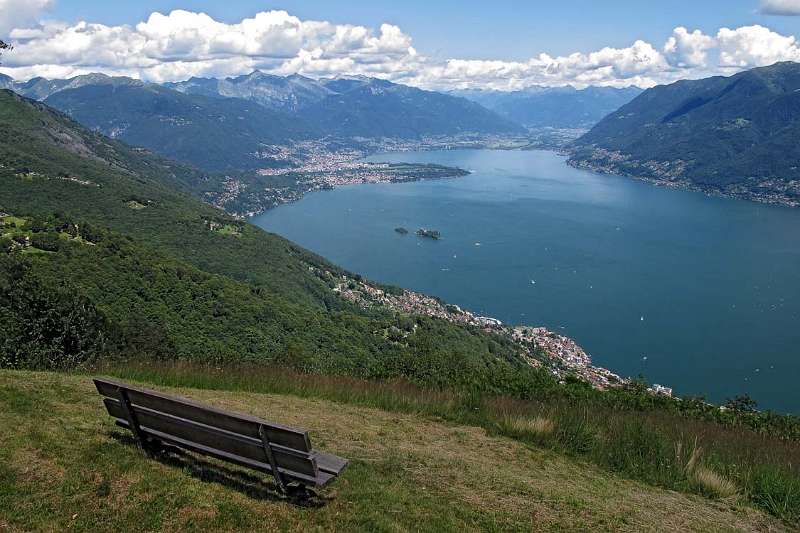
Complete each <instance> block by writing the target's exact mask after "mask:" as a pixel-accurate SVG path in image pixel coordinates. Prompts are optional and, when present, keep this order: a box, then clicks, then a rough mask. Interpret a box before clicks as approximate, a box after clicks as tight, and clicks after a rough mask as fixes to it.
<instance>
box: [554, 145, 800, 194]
mask: <svg viewBox="0 0 800 533" xmlns="http://www.w3.org/2000/svg"><path fill="white" fill-rule="evenodd" d="M559 153H560V154H561V155H565V156H567V160H566V164H567V165H569V166H571V167H572V168H576V169H580V170H588V171H591V172H595V173H597V174H604V175H614V176H619V177H622V178H627V179H632V180H636V181H640V182H643V183H647V184H650V185H653V186H656V187H663V188H667V189H676V190H682V191H690V192H696V193H702V194H704V195H706V196H711V197H716V198H730V199H734V200H745V201H748V202H755V203H759V204H765V205H776V206H781V207H787V208H798V207H800V198H796V197H793V196H789V195H787V194H781V193H779V192H775V191H772V192H764V193H762V194H759V193H756V192H754V191H752V190H751V189H747V188H746V183H736V184H732V185H730V186H729V187H728V188H726V189H720V188H719V187H712V186H704V185H701V184H698V183H695V182H693V181H691V180H690V179H688V178H686V177H685V176H683V175H682V174H681V173H676V174H665V175H664V176H662V177H659V176H644V175H641V174H636V173H634V172H629V171H626V170H623V169H621V168H619V167H618V166H617V165H615V164H614V163H613V162H609V161H608V160H600V159H594V160H593V159H589V158H586V159H584V158H581V159H574V155H575V153H574V151H571V150H563V151H560V152H559ZM612 155H613V154H612ZM618 157H622V155H618ZM639 164H641V163H639ZM767 182H769V180H763V181H762V182H761V184H764V183H767ZM754 185H755V186H761V185H759V184H754Z"/></svg>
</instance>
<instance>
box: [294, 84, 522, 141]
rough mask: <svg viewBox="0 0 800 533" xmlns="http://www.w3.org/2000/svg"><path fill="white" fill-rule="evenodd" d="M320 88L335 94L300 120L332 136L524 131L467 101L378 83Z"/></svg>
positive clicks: (412, 136)
mask: <svg viewBox="0 0 800 533" xmlns="http://www.w3.org/2000/svg"><path fill="white" fill-rule="evenodd" d="M322 84H323V86H324V87H325V88H326V89H328V90H330V91H332V92H333V93H334V94H332V95H330V96H328V97H326V98H324V99H323V100H320V101H318V102H316V103H312V104H309V105H306V106H305V107H303V108H302V109H300V110H299V111H298V115H299V116H300V117H302V118H304V119H305V120H307V121H308V122H310V123H312V124H315V125H316V126H317V127H318V128H319V129H320V130H321V131H325V132H328V133H331V134H333V135H339V136H343V137H398V138H408V139H417V138H420V137H423V136H429V135H457V134H460V133H481V134H520V133H524V131H525V130H524V129H523V128H522V127H521V126H519V125H518V124H516V123H514V122H512V121H510V120H508V119H505V118H503V117H501V116H499V115H497V114H496V113H494V112H493V111H489V110H488V109H486V108H485V107H483V106H481V105H479V104H476V103H475V102H470V101H469V100H467V99H465V98H458V97H455V96H450V95H446V94H442V93H437V92H432V91H423V90H421V89H417V88H415V87H408V86H406V85H400V84H396V83H391V82H389V81H385V80H379V79H376V78H363V77H357V78H334V79H330V80H322Z"/></svg>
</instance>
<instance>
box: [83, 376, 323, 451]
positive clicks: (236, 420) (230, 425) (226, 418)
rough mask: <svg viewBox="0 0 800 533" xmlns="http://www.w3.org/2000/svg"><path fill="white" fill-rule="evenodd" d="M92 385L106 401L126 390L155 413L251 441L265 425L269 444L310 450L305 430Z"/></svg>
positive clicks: (110, 383)
mask: <svg viewBox="0 0 800 533" xmlns="http://www.w3.org/2000/svg"><path fill="white" fill-rule="evenodd" d="M94 383H95V387H97V391H98V392H99V393H100V394H101V395H103V396H106V397H108V398H114V399H116V398H117V389H118V387H122V388H124V389H125V390H127V391H128V397H129V398H130V401H131V403H132V404H134V405H138V406H141V407H147V408H149V409H152V410H154V411H159V412H162V413H166V414H170V415H173V416H177V417H179V418H183V419H186V420H192V421H194V422H199V423H201V424H205V425H207V426H213V427H217V428H220V429H224V430H226V431H230V432H232V433H238V434H240V435H245V436H247V437H251V438H253V439H258V440H260V436H259V434H258V427H259V425H264V426H265V427H266V430H267V437H268V438H269V441H270V442H272V443H275V444H280V445H281V446H286V447H288V448H294V449H296V450H303V451H306V452H310V451H311V439H310V438H309V436H308V431H306V430H303V429H297V428H292V427H289V426H283V425H281V424H275V423H273V422H267V421H266V420H261V419H260V418H256V417H252V416H248V415H243V414H239V413H231V412H228V411H224V410H222V409H217V408H214V407H209V406H206V405H202V404H200V403H197V402H193V401H192V400H188V399H186V398H178V397H174V396H169V395H166V394H161V393H158V392H155V391H150V390H145V389H139V388H137V387H132V386H130V385H127V384H125V383H121V382H118V381H114V380H110V379H95V380H94Z"/></svg>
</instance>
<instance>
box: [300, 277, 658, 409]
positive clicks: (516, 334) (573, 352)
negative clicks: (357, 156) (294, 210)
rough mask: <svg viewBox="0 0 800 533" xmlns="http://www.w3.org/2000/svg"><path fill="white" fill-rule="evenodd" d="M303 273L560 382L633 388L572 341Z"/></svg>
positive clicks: (434, 301) (355, 282)
mask: <svg viewBox="0 0 800 533" xmlns="http://www.w3.org/2000/svg"><path fill="white" fill-rule="evenodd" d="M308 268H309V269H310V270H312V271H313V272H314V273H315V274H316V275H317V276H319V277H320V278H321V279H325V280H334V283H335V285H334V288H333V291H334V292H335V293H337V294H338V295H339V296H340V297H341V298H343V299H345V300H347V301H349V302H351V303H354V304H356V305H358V306H360V307H362V308H364V309H366V308H370V307H380V308H383V309H387V310H390V311H393V312H396V313H406V314H419V315H423V316H428V317H432V318H438V319H441V320H446V321H448V322H451V323H454V324H461V325H465V326H472V327H477V328H480V329H482V330H484V331H486V332H489V333H494V334H496V335H501V336H503V337H505V338H507V339H508V340H510V341H511V342H512V343H513V344H514V345H515V347H516V348H517V353H518V355H519V357H520V359H521V360H523V361H524V362H525V363H527V364H528V365H530V366H531V367H534V368H544V369H546V370H548V371H549V372H550V373H551V374H553V375H554V376H555V377H556V378H557V379H559V381H561V382H564V381H565V380H566V379H567V378H568V377H569V376H576V377H578V378H580V379H582V380H584V381H586V382H587V383H588V384H590V385H591V386H592V387H593V388H595V389H598V390H608V389H613V388H621V387H625V386H628V385H630V384H631V383H632V379H631V378H623V377H621V376H620V375H619V374H616V373H615V372H612V371H611V370H609V369H607V368H605V367H601V366H596V365H595V364H594V363H593V361H592V357H591V355H589V354H588V353H587V352H586V351H585V350H584V349H583V348H582V347H581V346H580V345H579V344H578V343H577V342H575V340H574V339H571V338H569V337H566V336H563V335H559V334H558V333H555V332H553V331H550V330H548V329H547V328H545V327H542V326H531V325H506V324H503V322H501V321H500V320H498V319H496V318H493V317H488V316H480V315H476V314H475V313H472V312H471V311H468V310H466V309H462V308H461V307H459V306H458V305H455V304H448V303H446V302H443V301H442V300H440V299H438V298H435V297H433V296H429V295H426V294H423V293H420V292H416V291H412V290H409V289H403V288H397V289H392V290H388V289H389V288H381V287H379V286H378V285H377V284H375V283H370V282H368V281H366V280H364V279H363V278H360V277H349V276H347V275H345V274H341V275H339V276H337V275H335V274H333V273H332V272H330V271H328V270H321V269H319V268H317V267H315V266H312V265H308ZM647 390H648V391H649V392H651V393H652V394H656V395H664V396H669V397H672V389H671V388H670V387H665V386H663V385H659V384H656V383H654V384H652V385H650V387H649V388H648V389H647Z"/></svg>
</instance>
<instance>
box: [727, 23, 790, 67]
mask: <svg viewBox="0 0 800 533" xmlns="http://www.w3.org/2000/svg"><path fill="white" fill-rule="evenodd" d="M717 42H718V45H719V54H720V65H722V66H730V67H742V68H746V67H758V66H764V65H771V64H772V63H776V62H778V61H800V49H799V48H798V46H797V39H796V38H795V37H794V36H793V35H790V36H784V35H781V34H779V33H775V32H774V31H772V30H770V29H769V28H765V27H764V26H758V25H756V26H743V27H741V28H737V29H735V30H731V29H728V28H722V29H720V30H719V32H718V33H717Z"/></svg>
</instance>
